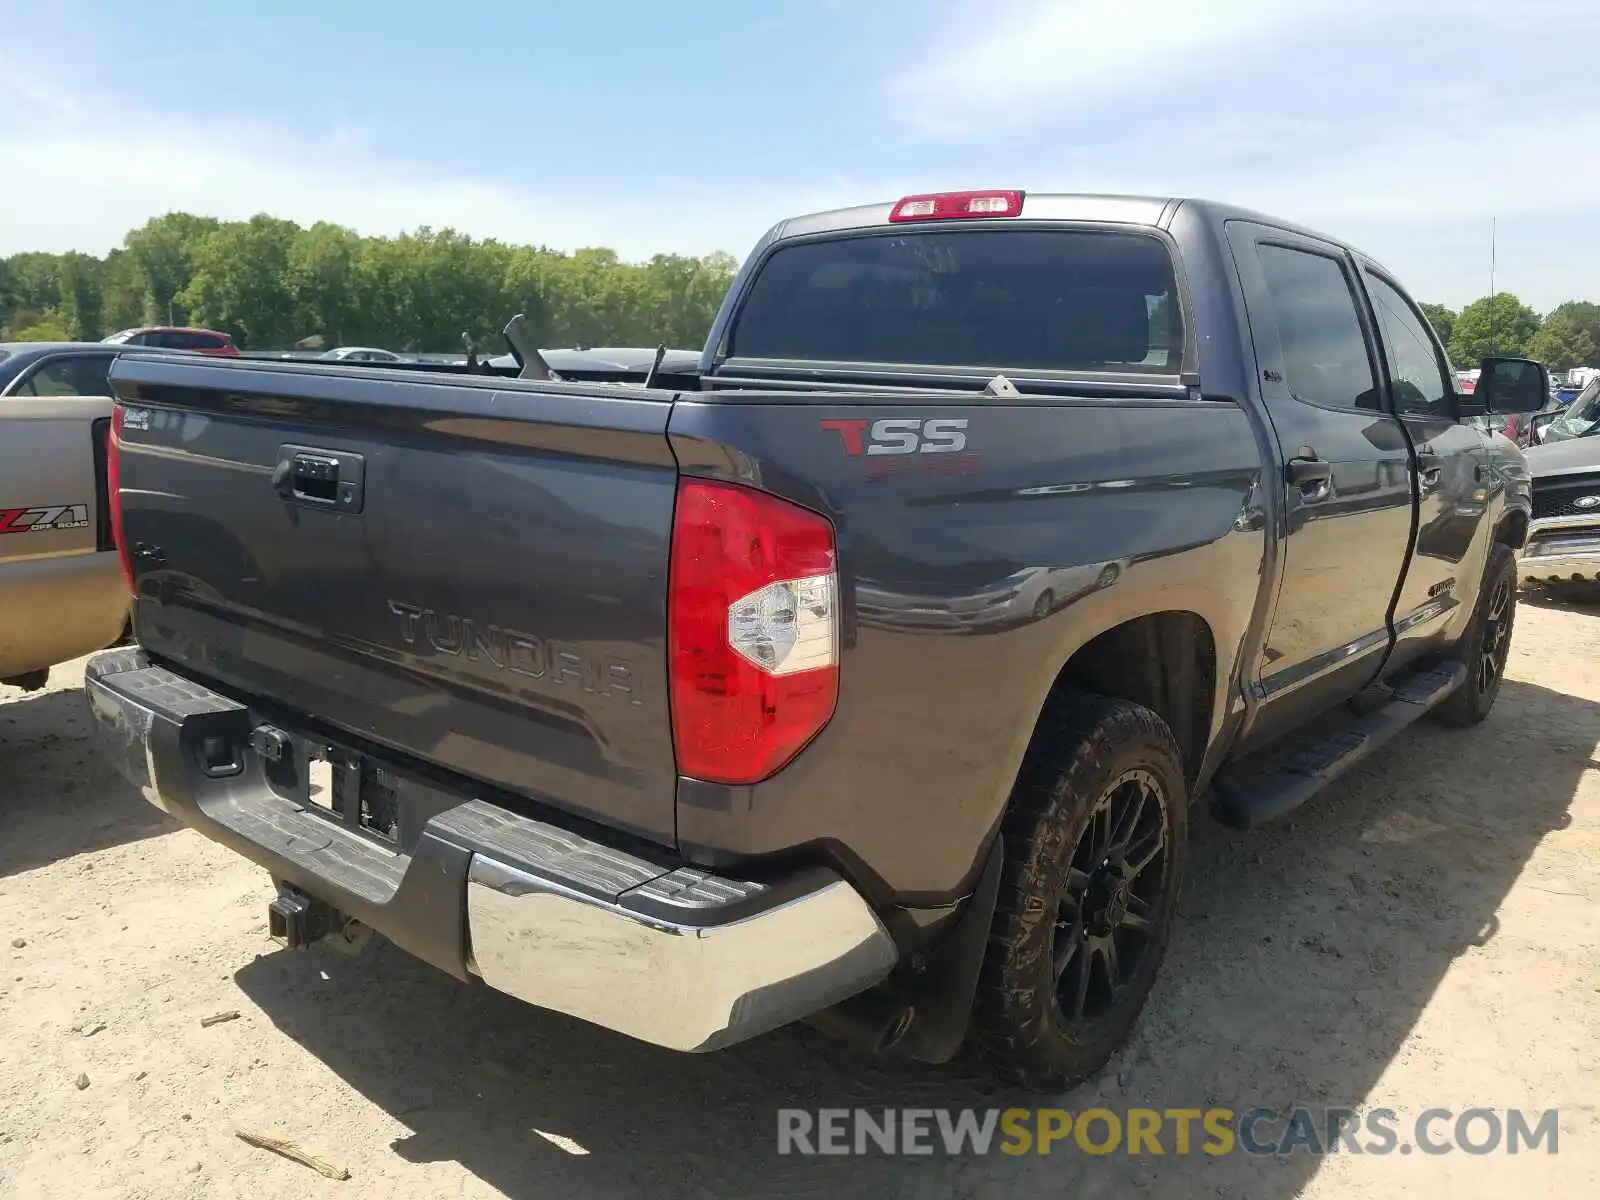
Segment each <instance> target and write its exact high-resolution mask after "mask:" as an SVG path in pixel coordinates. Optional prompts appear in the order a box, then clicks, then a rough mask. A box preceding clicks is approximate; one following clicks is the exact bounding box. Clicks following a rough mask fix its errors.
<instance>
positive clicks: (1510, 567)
mask: <svg viewBox="0 0 1600 1200" xmlns="http://www.w3.org/2000/svg"><path fill="white" fill-rule="evenodd" d="M1516 617H1517V555H1516V552H1515V551H1514V550H1512V549H1511V547H1510V546H1507V545H1505V544H1503V543H1501V542H1496V543H1495V544H1494V545H1493V546H1491V547H1490V549H1489V562H1488V564H1487V565H1486V566H1485V567H1484V571H1483V587H1482V588H1481V589H1480V590H1479V592H1478V603H1477V606H1476V607H1475V608H1474V609H1473V612H1472V623H1471V624H1469V625H1468V626H1467V631H1466V633H1465V634H1463V635H1462V637H1461V641H1460V643H1459V644H1458V646H1457V650H1456V653H1457V656H1458V657H1459V658H1460V659H1461V661H1462V662H1464V663H1465V664H1466V665H1467V679H1466V682H1465V683H1463V684H1462V685H1461V686H1460V687H1459V688H1457V689H1456V690H1455V691H1454V692H1452V693H1451V695H1450V698H1449V699H1448V700H1446V701H1445V702H1444V703H1443V704H1441V705H1439V706H1438V707H1437V708H1435V709H1434V710H1433V711H1432V712H1430V713H1429V714H1428V716H1429V717H1430V718H1431V719H1432V720H1434V721H1436V722H1437V723H1439V724H1440V725H1448V726H1451V727H1453V728H1456V729H1466V728H1468V727H1470V726H1473V725H1476V724H1478V722H1480V721H1482V720H1483V719H1484V718H1485V717H1487V716H1488V715H1489V710H1490V709H1491V708H1493V707H1494V700H1495V697H1496V696H1498V695H1499V694H1500V684H1501V683H1502V682H1503V681H1504V680H1505V675H1506V669H1505V668H1506V656H1507V655H1508V654H1509V653H1510V650H1511V630H1512V627H1513V626H1514V624H1515V623H1516ZM1488 658H1492V659H1493V660H1494V663H1495V669H1494V670H1493V671H1492V672H1489V671H1486V670H1484V669H1483V668H1484V667H1485V663H1486V659H1488Z"/></svg>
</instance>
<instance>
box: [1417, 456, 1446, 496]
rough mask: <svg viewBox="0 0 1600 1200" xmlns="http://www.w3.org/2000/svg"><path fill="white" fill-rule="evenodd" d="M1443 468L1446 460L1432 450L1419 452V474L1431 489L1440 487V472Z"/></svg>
mask: <svg viewBox="0 0 1600 1200" xmlns="http://www.w3.org/2000/svg"><path fill="white" fill-rule="evenodd" d="M1443 466H1444V459H1443V458H1441V457H1440V456H1439V455H1437V454H1435V453H1434V452H1433V451H1432V450H1418V451H1417V474H1418V475H1420V476H1421V477H1422V482H1423V483H1425V484H1427V485H1428V486H1429V487H1438V486H1439V471H1440V469H1441V468H1442V467H1443Z"/></svg>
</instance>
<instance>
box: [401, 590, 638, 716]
mask: <svg viewBox="0 0 1600 1200" xmlns="http://www.w3.org/2000/svg"><path fill="white" fill-rule="evenodd" d="M389 611H390V612H392V613H393V614H394V615H395V616H397V617H399V618H400V640H401V641H402V642H404V643H405V644H406V646H408V647H421V648H422V649H423V651H424V652H428V651H431V652H432V653H434V654H443V655H449V656H451V657H453V658H464V659H466V660H467V661H468V662H480V661H481V662H487V663H488V664H489V665H490V666H492V667H495V668H497V669H499V670H502V671H509V672H510V673H511V674H513V675H521V676H522V677H523V678H525V679H537V680H540V681H542V682H544V683H548V684H555V685H557V686H564V685H576V686H578V687H579V688H580V689H582V690H583V691H584V692H587V693H589V694H591V695H597V696H616V697H618V698H621V699H625V700H627V702H628V703H630V704H643V703H644V701H643V700H642V699H641V698H640V696H639V687H638V683H637V682H636V681H635V679H634V676H633V668H632V667H630V666H629V665H628V663H627V661H626V660H625V659H621V658H617V657H616V656H614V655H607V656H606V657H604V658H603V659H602V658H595V657H591V656H588V655H584V654H581V653H579V652H578V651H577V650H574V649H573V648H572V647H570V646H565V645H562V644H561V643H560V642H550V641H546V640H545V639H543V638H539V637H535V636H534V635H533V634H531V633H522V632H520V631H518V630H515V629H506V628H504V627H502V626H499V625H493V624H490V623H488V622H485V621H474V620H473V619H472V618H471V617H462V616H458V615H456V614H455V613H444V612H439V611H438V610H436V609H432V608H425V607H423V606H421V605H416V604H403V603H401V602H400V601H399V600H391V601H389Z"/></svg>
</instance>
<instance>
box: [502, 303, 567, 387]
mask: <svg viewBox="0 0 1600 1200" xmlns="http://www.w3.org/2000/svg"><path fill="white" fill-rule="evenodd" d="M527 325H528V319H527V317H525V316H524V315H523V314H522V313H518V314H517V315H516V316H514V317H512V318H511V320H509V321H507V322H506V327H505V330H504V332H505V335H506V344H507V345H508V346H510V347H511V357H512V358H514V359H516V360H517V366H518V367H520V368H521V370H520V371H518V372H517V378H518V379H560V378H561V376H559V375H557V374H556V373H555V372H554V371H552V370H551V369H550V364H549V363H547V362H545V360H544V355H542V354H540V353H539V347H537V346H535V345H534V344H533V339H532V338H531V337H529V336H528V328H527Z"/></svg>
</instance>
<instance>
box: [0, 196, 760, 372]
mask: <svg viewBox="0 0 1600 1200" xmlns="http://www.w3.org/2000/svg"><path fill="white" fill-rule="evenodd" d="M736 265H737V264H736V263H735V261H734V259H733V258H732V257H730V256H729V255H727V254H720V253H719V254H709V255H706V256H705V257H703V258H694V257H687V256H683V255H676V254H658V255H656V256H655V257H653V258H652V259H650V261H649V262H644V263H629V262H623V261H621V260H620V259H619V258H618V257H617V255H616V253H615V252H613V251H611V250H606V249H598V248H595V249H585V250H578V251H576V252H575V253H572V254H565V253H561V252H558V251H555V250H550V249H547V248H545V247H540V246H514V245H507V244H506V243H503V242H497V241H493V240H488V241H480V240H475V239H473V238H470V237H467V236H465V235H464V234H461V233H457V232H456V231H454V230H451V229H443V230H433V229H429V228H422V229H418V230H415V231H414V232H411V233H404V234H401V235H399V236H398V237H362V236H361V235H359V234H357V233H355V232H354V231H352V230H349V229H346V228H344V227H343V226H339V225H332V224H329V223H326V222H319V223H317V224H315V225H312V226H311V227H310V228H303V227H301V226H299V225H297V224H295V223H294V222H293V221H284V220H279V219H278V218H275V217H269V216H265V215H263V216H257V217H252V218H251V219H250V220H248V221H218V220H215V219H213V218H210V217H197V216H193V215H191V214H189V213H168V214H167V215H166V216H163V217H156V218H154V219H152V220H150V221H148V222H146V223H145V224H144V225H143V226H141V227H140V228H138V229H135V230H132V231H131V232H130V233H129V234H128V235H127V236H126V237H125V238H124V239H123V244H122V246H121V247H120V248H118V249H115V250H112V251H111V252H110V253H109V254H107V255H106V256H105V257H104V258H96V257H95V256H93V255H90V254H78V253H69V254H43V253H22V254H14V255H12V256H11V257H10V258H4V259H0V340H8V341H64V340H80V339H81V340H88V341H94V340H98V339H99V338H101V337H104V336H106V335H107V334H109V333H114V332H116V331H117V330H119V329H126V328H128V327H130V326H136V325H197V326H201V327H204V328H207V329H219V330H224V331H226V332H228V333H230V334H232V335H233V336H234V338H235V340H236V341H237V342H238V344H239V345H240V346H241V347H243V348H246V349H252V350H284V349H291V348H293V347H295V346H296V345H297V344H309V345H311V346H314V347H318V346H338V345H347V346H348V345H360V346H382V347H385V348H388V349H391V350H399V351H412V352H424V353H454V352H459V351H461V349H462V343H461V335H462V334H463V333H468V334H471V335H472V336H473V337H474V338H475V339H476V340H477V341H478V342H479V343H480V344H481V345H483V346H484V347H486V348H487V349H488V350H489V351H491V352H493V353H499V352H501V351H502V350H503V349H504V346H503V344H502V339H501V338H500V336H499V331H500V330H501V328H503V327H504V325H505V323H506V321H507V320H508V319H509V318H510V317H511V316H512V314H514V313H518V312H521V313H525V314H526V315H527V317H528V320H529V322H530V324H531V325H532V327H533V332H534V335H535V337H536V339H537V341H538V343H539V344H541V345H545V346H603V345H650V346H653V345H656V344H657V343H659V342H663V341H664V342H666V343H667V344H668V345H671V346H682V347H689V348H693V347H697V346H699V345H700V343H701V342H702V341H704V340H705V335H706V332H707V330H708V329H709V328H710V326H711V321H712V318H713V317H714V316H715V315H716V311H717V306H718V305H719V304H720V303H721V301H722V297H723V294H724V293H725V292H726V291H727V287H728V283H729V281H730V280H731V279H732V277H733V272H734V269H735V267H736Z"/></svg>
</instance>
